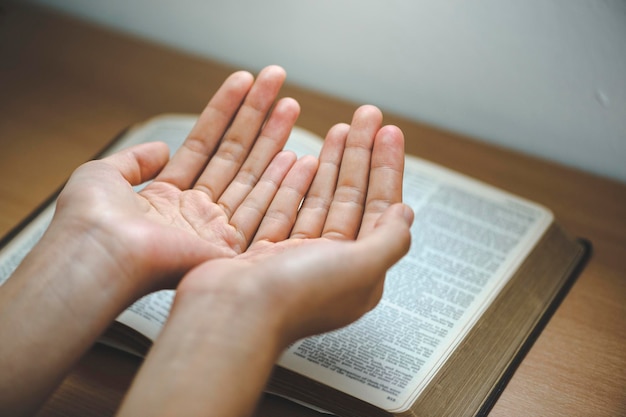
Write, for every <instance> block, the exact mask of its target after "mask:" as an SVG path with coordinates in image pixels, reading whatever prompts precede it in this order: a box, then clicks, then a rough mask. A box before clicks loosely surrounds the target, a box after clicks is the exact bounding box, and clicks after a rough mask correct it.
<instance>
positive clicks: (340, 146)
mask: <svg viewBox="0 0 626 417" xmlns="http://www.w3.org/2000/svg"><path fill="white" fill-rule="evenodd" d="M349 130H350V125H348V124H345V123H341V124H338V125H335V126H333V127H332V128H331V129H330V130H329V131H328V134H327V135H326V139H325V140H324V145H323V146H322V150H321V151H320V156H319V167H318V169H317V173H316V174H315V178H314V179H313V184H312V185H311V188H310V190H309V191H308V193H307V194H306V196H305V199H304V202H303V203H302V207H301V208H300V211H299V213H298V218H297V220H296V224H295V225H294V227H293V230H292V232H291V237H292V238H300V239H306V238H316V237H320V236H321V234H322V229H323V228H324V223H325V222H326V217H327V216H328V209H329V208H330V204H331V202H332V200H333V195H334V194H335V188H336V187H337V178H338V177H339V168H340V166H341V158H342V156H343V150H344V147H345V145H346V138H347V137H348V131H349Z"/></svg>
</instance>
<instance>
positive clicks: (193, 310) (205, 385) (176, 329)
mask: <svg viewBox="0 0 626 417" xmlns="http://www.w3.org/2000/svg"><path fill="white" fill-rule="evenodd" d="M231 278H233V279H234V278H236V277H231ZM257 294H258V297H254V298H252V297H238V296H236V297H231V294H224V293H221V294H220V293H211V294H206V293H204V294H183V295H182V297H183V299H177V300H176V301H175V303H174V307H173V309H172V312H171V314H170V317H169V319H168V322H167V324H166V326H165V328H164V329H163V332H162V333H161V335H160V336H159V338H158V339H157V341H156V343H155V345H154V347H153V348H152V350H151V351H150V353H149V355H148V357H147V358H146V361H145V363H144V365H143V366H142V368H141V370H140V371H139V374H138V377H137V378H136V380H135V382H134V383H133V386H132V387H131V389H130V391H129V393H128V396H127V398H126V400H125V401H124V404H123V406H122V409H121V410H120V414H119V415H120V416H134V415H143V416H154V415H159V416H164V415H184V416H188V417H192V416H205V415H215V416H222V417H228V416H245V415H249V414H251V413H252V411H253V410H254V407H255V405H256V403H257V401H258V399H259V396H260V394H261V392H262V391H263V389H264V387H265V385H266V382H267V379H268V378H269V376H270V374H271V371H272V368H273V366H274V363H275V361H276V359H277V357H278V355H279V354H280V352H281V351H282V348H283V344H282V343H281V342H280V341H279V338H278V337H277V335H278V334H279V333H280V332H279V331H278V328H279V326H280V324H279V323H278V321H277V316H276V315H275V314H274V312H273V311H272V306H271V305H270V304H269V303H263V293H262V292H261V291H259V292H258V293H257ZM180 295H181V294H180V293H179V296H180ZM244 300H248V301H244Z"/></svg>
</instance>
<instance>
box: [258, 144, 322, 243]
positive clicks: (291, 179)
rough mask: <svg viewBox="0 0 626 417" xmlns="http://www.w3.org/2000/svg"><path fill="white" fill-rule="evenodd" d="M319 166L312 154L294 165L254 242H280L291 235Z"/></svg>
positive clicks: (273, 201)
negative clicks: (301, 205) (303, 200)
mask: <svg viewBox="0 0 626 417" xmlns="http://www.w3.org/2000/svg"><path fill="white" fill-rule="evenodd" d="M317 166H318V162H317V158H315V157H313V156H310V155H309V156H304V157H302V158H301V159H299V160H298V161H297V162H296V163H295V164H294V165H293V167H292V168H291V170H289V173H288V174H287V176H286V177H285V179H284V180H283V182H282V183H281V185H280V188H279V189H278V192H277V193H276V195H275V197H274V200H272V204H271V205H270V207H269V209H268V210H267V212H266V213H265V216H264V217H263V221H262V222H261V226H259V229H258V231H257V233H256V234H255V236H254V239H253V242H257V241H259V240H266V241H270V242H280V241H282V240H285V239H287V237H289V233H290V232H291V229H292V228H293V225H294V223H295V221H296V217H297V215H298V209H299V207H300V204H301V203H302V199H303V198H304V195H305V194H306V192H307V190H308V189H309V186H310V185H311V182H312V181H313V177H314V176H315V171H316V170H317Z"/></svg>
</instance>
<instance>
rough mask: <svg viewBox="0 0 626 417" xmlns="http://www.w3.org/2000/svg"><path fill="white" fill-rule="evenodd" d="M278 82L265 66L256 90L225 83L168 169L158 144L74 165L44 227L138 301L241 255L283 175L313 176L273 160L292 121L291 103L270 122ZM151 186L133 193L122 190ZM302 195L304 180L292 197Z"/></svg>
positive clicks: (307, 164) (285, 160)
mask: <svg viewBox="0 0 626 417" xmlns="http://www.w3.org/2000/svg"><path fill="white" fill-rule="evenodd" d="M284 79H285V72H284V71H283V70H282V68H279V67H275V66H272V67H268V68H265V69H264V70H263V71H261V72H260V73H259V75H258V77H257V79H256V81H255V80H253V77H252V76H251V75H250V74H249V73H246V72H237V73H235V74H233V75H231V76H230V77H229V78H228V79H227V80H226V81H225V82H224V83H223V85H222V86H221V88H220V89H219V90H218V91H217V92H216V94H215V95H214V96H213V98H212V99H211V101H210V102H209V104H208V105H207V107H206V109H205V110H204V111H203V113H202V114H201V116H200V118H199V120H198V122H197V124H196V125H195V126H194V128H193V129H192V131H191V132H190V134H189V136H188V137H187V139H186V140H185V142H184V144H183V145H182V147H181V148H180V149H179V150H178V151H177V152H176V153H175V155H174V156H173V157H172V159H171V160H168V149H167V147H166V146H165V145H164V144H160V143H150V144H143V145H139V146H136V147H133V148H130V149H128V150H126V151H122V152H120V153H118V154H115V155H112V156H110V157H107V158H104V159H102V160H98V161H92V162H89V163H87V164H85V165H83V166H82V167H80V168H79V169H78V170H76V171H75V173H74V174H73V175H72V177H71V178H70V180H69V181H68V183H67V185H66V187H65V189H64V190H63V192H62V193H61V195H60V197H59V200H58V205H57V214H56V215H55V221H54V222H53V224H57V225H58V224H61V225H62V227H63V229H64V230H66V231H75V230H76V231H78V232H79V233H84V232H85V231H87V232H88V233H89V234H90V236H92V237H93V238H94V240H95V241H97V242H99V244H100V245H101V246H102V248H103V249H104V251H105V252H106V253H105V254H104V255H105V256H106V257H107V258H110V259H112V260H113V261H114V263H115V265H117V266H119V267H120V268H119V269H120V270H119V271H117V272H118V274H121V275H122V276H126V278H128V279H129V280H135V281H137V283H138V284H139V285H140V288H139V291H140V292H141V293H146V292H148V291H151V290H154V289H157V288H161V287H163V286H173V285H175V283H176V279H177V278H179V277H180V276H182V274H184V273H185V272H186V271H187V270H188V269H189V268H191V267H192V266H195V265H196V264H198V263H200V262H201V261H204V260H207V259H212V258H218V257H231V256H234V255H236V254H239V253H241V252H243V251H245V250H246V248H247V247H248V245H249V243H250V242H251V239H252V237H253V235H254V232H255V231H256V230H257V228H258V225H259V223H260V222H261V220H262V218H263V216H264V214H265V211H266V209H267V206H268V205H269V203H270V202H271V201H272V198H273V196H274V194H275V193H276V191H277V187H278V186H279V185H280V183H281V181H282V179H283V177H284V176H285V174H286V173H287V171H288V170H289V169H290V168H292V167H293V166H294V164H295V165H296V166H295V168H296V170H297V168H299V167H303V168H304V171H305V174H304V176H305V177H307V175H308V177H312V175H313V172H314V170H315V168H316V164H315V163H314V161H313V160H311V159H305V160H303V161H300V162H297V163H296V157H295V155H293V154H291V153H285V152H281V153H279V151H280V150H281V149H282V147H283V145H284V143H285V141H286V140H287V138H288V136H289V133H290V131H291V128H292V127H293V125H294V123H295V120H296V118H297V117H298V114H299V105H298V103H297V102H296V101H295V100H292V99H282V100H279V101H278V102H277V103H276V106H275V108H274V109H273V110H271V113H270V109H271V107H272V105H273V104H274V102H275V100H276V97H277V94H278V91H279V89H280V87H281V85H282V83H283V82H284ZM266 168H267V170H266ZM152 179H153V181H152V182H151V183H150V184H148V185H147V186H146V187H145V188H144V189H143V190H142V191H140V192H139V193H135V192H134V191H133V190H132V188H131V185H137V184H140V183H143V182H145V181H147V180H152ZM309 181H310V180H309ZM307 186H308V183H307V182H306V178H305V181H304V183H303V185H301V186H300V187H299V188H297V189H300V190H302V191H301V192H302V193H304V191H305V190H306V187H307Z"/></svg>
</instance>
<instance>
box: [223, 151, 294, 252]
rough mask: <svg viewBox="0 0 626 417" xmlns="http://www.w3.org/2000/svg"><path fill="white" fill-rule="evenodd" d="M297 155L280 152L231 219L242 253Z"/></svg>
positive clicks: (235, 244) (236, 245) (236, 247)
mask: <svg viewBox="0 0 626 417" xmlns="http://www.w3.org/2000/svg"><path fill="white" fill-rule="evenodd" d="M296 159H297V157H296V154H294V153H293V152H289V151H283V152H280V153H279V154H278V155H276V157H275V158H274V160H273V161H272V162H271V163H270V165H269V166H268V167H267V169H266V170H265V172H264V173H263V175H262V176H261V179H260V180H259V182H258V183H257V184H256V186H255V187H254V189H253V190H252V191H251V192H250V194H248V196H247V197H246V199H245V200H244V201H243V202H242V203H241V205H240V206H239V207H238V208H237V210H236V211H235V212H234V213H233V216H232V217H231V219H230V224H231V225H232V226H233V227H234V228H235V229H236V230H237V231H238V234H239V238H238V242H234V247H235V249H236V250H237V251H238V252H239V253H242V252H243V251H245V250H246V248H247V247H248V245H249V243H250V241H251V240H252V237H253V236H254V234H255V233H256V231H257V229H258V228H259V225H260V224H261V221H262V220H263V217H264V216H265V213H266V212H267V209H268V207H269V206H270V204H271V202H272V200H273V199H274V196H275V195H276V192H277V191H278V188H279V187H280V184H281V183H282V182H283V180H284V179H285V177H286V176H287V173H288V172H289V170H290V169H291V167H292V166H293V165H294V163H295V162H296Z"/></svg>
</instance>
